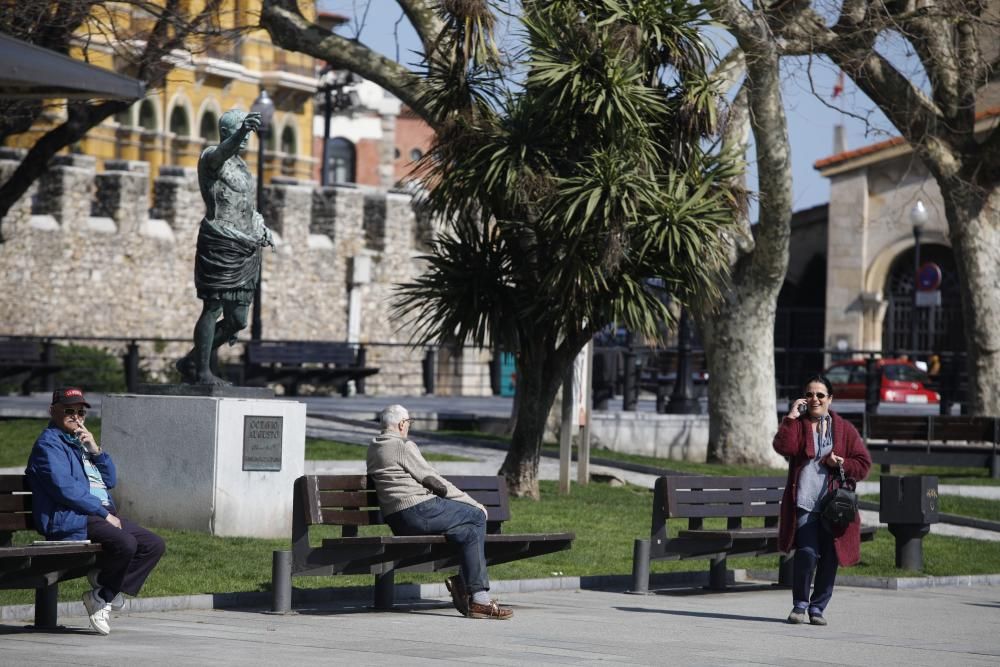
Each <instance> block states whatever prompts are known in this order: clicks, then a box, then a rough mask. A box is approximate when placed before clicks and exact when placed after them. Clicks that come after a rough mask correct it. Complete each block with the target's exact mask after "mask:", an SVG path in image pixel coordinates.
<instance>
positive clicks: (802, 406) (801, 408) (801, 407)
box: [799, 403, 809, 415]
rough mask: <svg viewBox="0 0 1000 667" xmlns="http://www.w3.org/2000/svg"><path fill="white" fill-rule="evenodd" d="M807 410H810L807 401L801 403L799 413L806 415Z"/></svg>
mask: <svg viewBox="0 0 1000 667" xmlns="http://www.w3.org/2000/svg"><path fill="white" fill-rule="evenodd" d="M807 412H809V406H808V405H806V404H805V403H799V414H800V415H804V414H805V413H807Z"/></svg>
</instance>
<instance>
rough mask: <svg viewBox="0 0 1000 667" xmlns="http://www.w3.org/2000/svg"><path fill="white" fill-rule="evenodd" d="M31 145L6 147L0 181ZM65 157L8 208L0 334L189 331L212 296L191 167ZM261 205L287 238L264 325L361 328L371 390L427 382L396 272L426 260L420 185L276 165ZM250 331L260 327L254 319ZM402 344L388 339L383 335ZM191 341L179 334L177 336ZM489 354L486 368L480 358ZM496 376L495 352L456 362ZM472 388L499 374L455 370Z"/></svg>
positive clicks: (281, 331)
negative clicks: (396, 303) (358, 181)
mask: <svg viewBox="0 0 1000 667" xmlns="http://www.w3.org/2000/svg"><path fill="white" fill-rule="evenodd" d="M20 157H21V154H20V153H18V152H16V151H12V150H9V149H3V150H2V151H0V182H2V181H3V180H5V179H6V178H7V176H8V175H9V174H10V173H11V172H13V170H14V169H15V168H16V167H17V164H18V160H19V159H20ZM149 178H150V175H149V170H148V165H147V164H146V163H144V162H136V161H118V162H112V163H109V164H108V165H107V168H106V170H105V171H104V172H103V173H100V174H98V173H96V171H95V166H94V160H93V158H89V157H86V156H79V155H71V156H64V157H60V158H57V159H56V160H55V161H54V162H53V164H52V166H51V168H50V169H49V171H48V172H47V173H46V174H45V176H44V177H43V178H41V179H39V181H38V182H36V183H35V184H34V185H33V186H32V188H31V190H30V191H29V192H28V193H26V195H25V196H24V197H23V198H22V200H20V201H19V202H18V203H17V205H16V206H15V207H14V208H13V209H12V210H11V212H10V213H9V214H8V215H7V217H6V218H4V220H3V234H4V237H5V239H6V243H3V244H0V274H2V275H3V276H4V285H5V289H4V290H3V291H2V294H0V323H2V325H0V335H33V336H70V337H74V338H83V337H136V338H164V339H171V338H180V339H187V340H190V337H191V332H192V329H193V327H194V323H195V320H196V318H197V317H198V314H199V312H200V310H201V301H199V300H198V299H197V297H196V295H195V290H194V255H195V244H196V239H197V233H198V225H199V222H200V220H201V218H202V215H203V214H204V204H203V203H202V200H201V195H200V193H199V189H198V182H197V175H196V173H195V171H194V170H193V169H190V168H180V167H164V168H163V169H161V172H160V175H159V176H158V177H156V178H155V179H154V183H153V188H152V192H153V197H154V200H153V201H152V202H151V201H149V194H148V193H149V191H150V188H149V187H148V181H149ZM265 201H266V203H265V205H264V207H263V213H264V216H265V220H266V221H267V224H268V225H269V226H270V227H272V229H273V230H274V232H275V240H276V247H275V249H274V251H273V252H272V250H271V249H265V251H264V269H263V283H262V293H263V298H262V324H263V338H264V339H269V340H274V339H277V340H282V339H283V340H331V341H344V340H348V339H349V333H350V332H349V323H348V320H349V313H350V312H351V302H352V299H353V300H354V301H355V302H356V304H355V309H354V311H355V313H356V317H358V318H359V320H358V321H357V322H356V323H355V325H354V331H353V335H352V336H351V339H352V340H354V341H355V342H359V343H371V344H373V345H372V346H371V348H370V349H369V357H368V363H369V365H373V366H379V367H380V368H381V371H380V373H379V374H378V375H375V376H373V377H371V378H369V379H368V380H367V382H366V389H367V391H368V392H369V393H399V391H400V389H399V388H400V387H401V383H402V384H403V385H407V386H410V387H413V390H412V391H408V392H407V393H413V394H419V393H422V383H421V380H420V378H421V361H422V359H423V355H424V349H423V348H416V349H413V348H410V347H408V346H406V345H403V344H404V343H407V342H409V340H410V332H409V331H406V330H401V329H400V327H399V325H398V324H397V323H396V322H395V321H394V320H393V319H392V318H391V317H390V316H389V313H390V311H391V298H392V295H393V289H394V285H395V284H397V283H401V282H406V281H409V280H412V279H413V278H414V277H415V276H416V275H417V273H418V272H419V271H420V270H421V266H420V261H419V260H418V259H417V257H418V255H419V251H420V250H421V249H422V248H418V247H417V240H418V238H421V234H420V233H418V229H417V218H416V216H415V214H414V207H413V204H412V201H411V197H410V196H409V195H407V194H401V193H396V192H387V191H385V190H374V189H361V188H355V187H325V188H320V187H316V186H315V184H313V183H311V182H301V181H296V180H294V179H287V178H275V179H274V180H273V182H272V183H271V184H270V185H269V186H267V187H266V189H265ZM241 337H242V338H244V339H245V338H248V337H249V331H245V332H244V334H243V335H242V336H241ZM385 343H389V344H393V345H378V344H385ZM184 346H185V345H184V344H183V343H177V344H176V347H177V348H178V349H181V348H183V347H184ZM479 364H481V365H482V366H483V368H482V369H479V368H478V367H477V366H478V365H479ZM459 367H460V368H464V369H468V372H470V373H472V374H473V375H475V376H476V377H477V378H478V377H488V375H487V371H486V367H485V363H484V362H483V361H481V360H480V358H479V355H475V363H474V364H472V365H471V366H470V364H468V363H465V364H462V365H460V366H459ZM450 384H451V385H453V386H455V387H456V389H457V388H459V387H460V388H461V389H460V391H463V393H484V392H488V391H489V384H488V382H486V383H485V386H483V383H481V382H478V381H474V382H466V381H464V380H461V381H451V382H450Z"/></svg>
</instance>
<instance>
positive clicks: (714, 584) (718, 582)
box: [708, 554, 726, 591]
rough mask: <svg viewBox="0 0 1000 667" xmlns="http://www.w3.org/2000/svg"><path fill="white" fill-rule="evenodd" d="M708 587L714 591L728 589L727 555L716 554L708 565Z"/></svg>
mask: <svg viewBox="0 0 1000 667" xmlns="http://www.w3.org/2000/svg"><path fill="white" fill-rule="evenodd" d="M708 587H709V588H711V589H712V590H713V591H724V590H726V555H725V554H722V555H721V556H716V557H715V558H713V559H712V561H711V563H710V564H709V566H708Z"/></svg>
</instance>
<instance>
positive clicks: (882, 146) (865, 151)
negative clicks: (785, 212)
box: [813, 107, 1000, 169]
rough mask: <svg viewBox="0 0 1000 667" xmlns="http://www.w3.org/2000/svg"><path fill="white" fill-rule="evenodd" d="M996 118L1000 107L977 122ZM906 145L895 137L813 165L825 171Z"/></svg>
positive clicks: (980, 116)
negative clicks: (834, 166)
mask: <svg viewBox="0 0 1000 667" xmlns="http://www.w3.org/2000/svg"><path fill="white" fill-rule="evenodd" d="M994 116H1000V107H991V108H989V109H986V110H985V111H980V112H979V113H977V114H976V120H977V121H980V120H983V119H984V118H991V117H994ZM905 143H906V139H904V138H903V137H893V138H892V139H886V140H885V141H880V142H878V143H875V144H869V145H868V146H862V147H861V148H855V149H854V150H850V151H843V152H841V153H837V154H835V155H831V156H829V157H825V158H823V159H822V160H817V161H816V162H815V163H814V164H813V168H814V169H825V168H826V167H830V166H832V165H835V164H840V163H841V162H847V161H849V160H853V159H855V158H859V157H863V156H865V155H871V154H872V153H878V152H880V151H884V150H887V149H889V148H894V147H895V146H900V145H902V144H905Z"/></svg>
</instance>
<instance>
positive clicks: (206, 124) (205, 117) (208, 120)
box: [198, 111, 219, 144]
mask: <svg viewBox="0 0 1000 667" xmlns="http://www.w3.org/2000/svg"><path fill="white" fill-rule="evenodd" d="M198 136H199V137H201V138H202V139H204V140H205V143H206V144H217V143H219V119H218V118H217V117H216V115H215V112H214V111H206V112H205V113H204V114H202V116H201V129H199V130H198Z"/></svg>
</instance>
